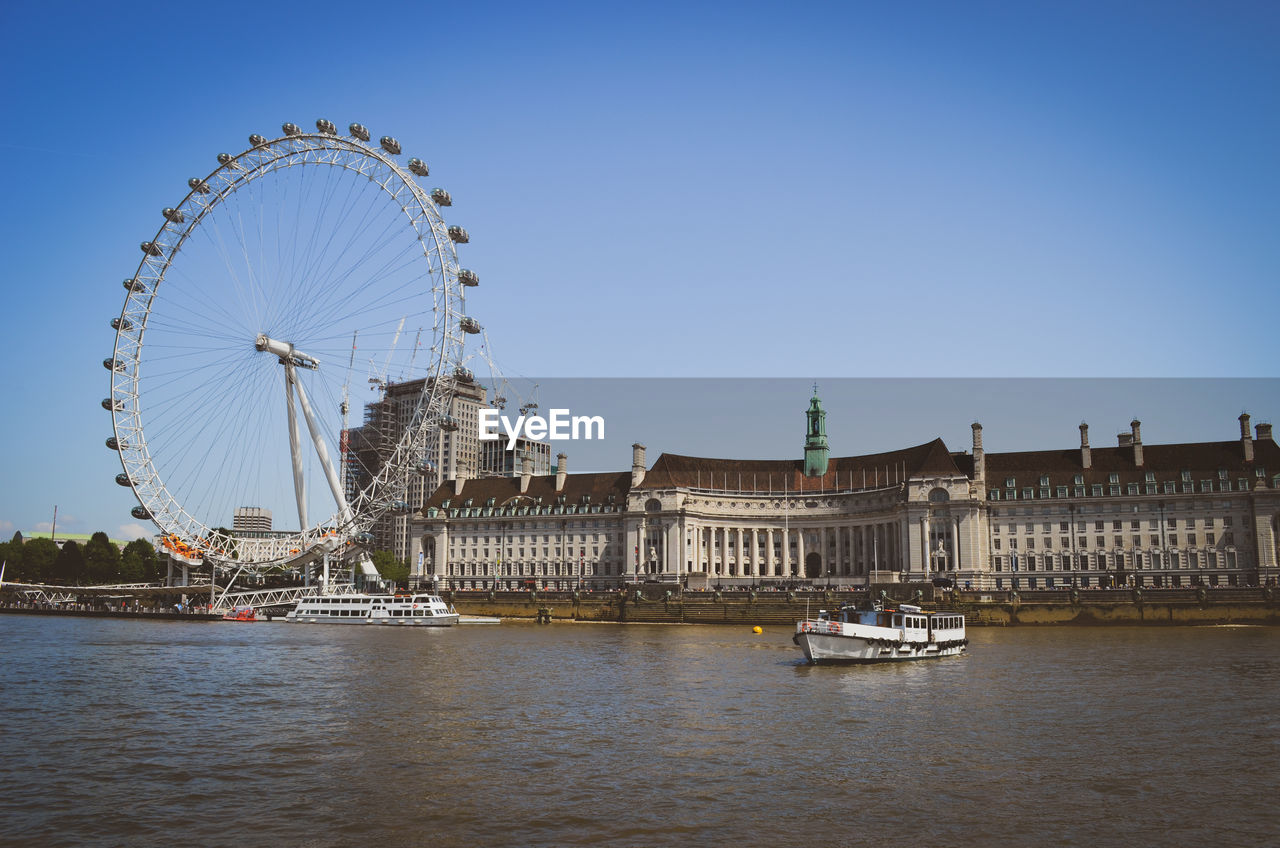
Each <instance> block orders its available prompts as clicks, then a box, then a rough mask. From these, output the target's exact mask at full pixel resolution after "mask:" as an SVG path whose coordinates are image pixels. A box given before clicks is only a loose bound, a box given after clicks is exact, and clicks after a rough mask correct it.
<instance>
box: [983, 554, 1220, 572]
mask: <svg viewBox="0 0 1280 848" xmlns="http://www.w3.org/2000/svg"><path fill="white" fill-rule="evenodd" d="M1236 562H1237V560H1236V552H1235V551H1230V550H1229V551H1223V552H1222V553H1221V554H1219V552H1218V551H1199V552H1196V551H1162V552H1157V553H1153V552H1151V551H1128V552H1125V553H1116V554H1106V553H1100V554H1096V555H1095V554H1081V555H1080V556H1079V558H1078V568H1079V570H1081V571H1110V570H1112V569H1113V568H1114V569H1117V570H1118V569H1121V568H1124V567H1125V566H1128V567H1130V568H1143V569H1155V568H1164V569H1177V568H1183V569H1185V568H1220V567H1225V568H1235V567H1236ZM993 566H994V569H995V571H996V572H1003V571H1019V570H1022V571H1075V570H1077V562H1076V561H1073V558H1072V557H1069V556H1065V555H1064V556H1062V557H1056V556H1053V555H1051V554H1045V555H1044V556H1043V557H1038V556H1036V555H1035V554H1027V555H1026V556H1024V557H1019V556H1017V555H1016V554H1014V555H1012V556H1010V557H1009V558H1008V560H1007V561H1006V559H1005V558H1004V557H1003V556H997V557H994V558H993Z"/></svg>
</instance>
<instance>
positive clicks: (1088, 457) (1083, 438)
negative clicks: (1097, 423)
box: [1080, 421, 1093, 468]
mask: <svg viewBox="0 0 1280 848" xmlns="http://www.w3.org/2000/svg"><path fill="white" fill-rule="evenodd" d="M1080 467H1081V468H1092V467H1093V451H1092V450H1091V449H1090V448H1089V425H1088V424H1086V423H1085V422H1083V421H1081V422H1080Z"/></svg>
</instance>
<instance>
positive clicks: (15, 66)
mask: <svg viewBox="0 0 1280 848" xmlns="http://www.w3.org/2000/svg"><path fill="white" fill-rule="evenodd" d="M1278 43H1280V6H1277V4H1275V3H1272V2H1232V1H1231V0H1228V1H1227V2H1217V3H1212V4H1210V3H1185V2H1152V3H1137V2H1130V3H1111V2H1106V3H1102V2H1100V3H1092V2H1071V3H1067V2H1061V3H1021V4H1010V3H982V2H967V3H954V2H916V3H856V2H844V3H750V2H747V3H733V4H729V3H690V2H683V3H672V4H667V3H643V4H614V3H598V2H592V3H571V2H555V3H529V2H523V3H486V2H474V3H411V4H404V3H396V2H382V3H378V4H373V5H365V6H355V5H352V4H350V3H341V4H339V3H329V2H325V0H319V2H313V3H309V4H306V5H305V6H302V5H294V6H291V7H288V6H280V5H276V6H272V5H270V4H262V3H239V2H222V3H217V4H194V5H193V4H175V3H129V2H123V3H113V4H88V3H62V2H56V0H55V2H46V3H39V4H37V3H27V4H17V3H9V4H4V5H3V7H0V104H2V105H3V113H4V116H5V128H6V132H5V133H4V135H3V136H2V137H0V153H3V154H4V156H5V157H6V159H7V167H4V168H3V169H0V233H3V236H2V238H3V243H4V245H5V246H6V248H7V250H6V251H5V252H6V259H7V261H6V263H5V267H4V269H3V272H0V273H2V275H3V280H4V291H5V293H6V295H7V300H8V309H7V310H6V311H7V314H8V315H9V321H8V333H7V337H8V339H9V354H8V356H7V357H6V358H5V362H4V365H3V366H0V389H3V392H4V397H5V398H6V404H5V412H6V414H5V415H4V416H3V421H2V423H0V428H3V434H4V436H5V442H6V444H7V445H8V446H9V450H8V452H7V453H8V457H7V461H6V463H5V466H4V467H5V470H4V473H3V476H2V477H0V480H2V481H3V485H0V498H2V499H3V500H2V501H0V535H3V536H7V535H8V534H9V533H11V532H12V531H13V530H17V529H21V530H35V529H41V528H44V529H47V524H48V522H49V518H50V517H51V514H52V512H53V506H54V504H58V505H59V527H60V528H62V529H64V530H65V531H66V532H92V531H94V530H98V529H104V530H107V531H108V532H109V533H111V534H112V535H121V536H125V537H129V536H132V535H134V534H136V533H150V532H151V528H150V527H149V526H147V527H145V528H144V527H141V526H137V524H136V522H133V521H132V520H131V519H130V518H129V516H128V509H129V507H130V506H132V505H133V501H132V498H131V496H130V495H129V493H128V492H127V491H124V490H121V489H119V488H118V487H116V485H115V484H114V482H112V477H113V476H114V474H115V473H117V471H118V470H119V464H118V461H117V460H116V458H115V456H114V455H113V454H112V453H111V452H110V451H108V450H107V448H105V447H104V446H103V440H104V439H105V438H106V437H107V436H108V435H110V432H111V428H110V421H109V416H108V415H107V414H106V413H105V412H103V410H102V409H101V408H100V407H99V400H100V399H101V398H102V397H104V396H105V395H106V394H107V392H108V380H107V373H106V372H105V371H104V370H103V368H102V365H101V360H102V359H103V358H104V357H106V356H108V355H109V354H110V353H111V345H112V341H113V333H112V332H111V330H110V329H109V327H108V321H109V320H110V319H111V318H112V317H113V316H115V315H118V314H119V312H120V309H121V306H122V303H123V297H124V292H123V289H122V288H121V286H120V280H121V279H123V278H125V277H127V276H130V275H131V274H132V273H133V271H134V269H135V268H136V267H137V263H138V259H139V256H140V254H139V252H138V243H139V242H140V241H143V240H146V239H148V238H150V237H151V236H152V235H153V234H154V233H155V230H156V228H157V227H158V225H159V221H160V219H159V210H160V209H161V208H162V207H164V206H172V205H175V204H176V203H177V202H178V201H179V200H180V199H181V198H182V196H183V195H184V194H185V191H186V187H185V181H186V179H187V178H188V177H190V176H194V175H197V174H199V175H203V174H205V173H207V172H208V171H210V170H211V169H212V168H213V167H214V165H215V162H214V155H215V154H217V153H218V152H221V151H228V152H232V153H237V152H239V151H240V150H242V149H244V147H245V146H246V145H247V137H248V135H249V134H250V133H254V132H257V133H262V134H263V135H266V136H268V137H272V136H275V135H277V134H278V133H279V128H280V125H281V123H283V122H285V121H293V122H295V123H297V124H299V125H302V126H303V127H310V126H313V122H314V121H315V119H316V118H320V117H324V118H328V119H330V120H332V121H333V122H334V123H336V124H338V125H339V126H340V127H345V126H346V125H347V124H349V123H350V122H352V121H359V122H361V123H364V124H365V125H367V126H368V127H369V128H370V130H371V131H372V132H373V134H374V136H375V137H377V136H379V135H383V134H390V135H394V136H396V137H397V138H398V139H400V141H401V143H402V144H403V145H404V147H405V151H406V154H407V155H409V154H411V155H418V156H421V157H422V158H424V159H426V160H427V161H428V163H429V164H430V166H431V169H432V176H431V178H430V183H431V184H432V185H443V186H445V187H446V188H448V189H449V190H450V191H451V192H452V193H453V196H454V206H453V207H452V209H450V210H448V219H449V221H450V223H456V224H460V225H462V226H464V227H466V228H467V229H468V230H469V231H470V233H471V236H472V243H471V244H469V245H467V246H466V247H465V248H464V250H465V255H466V259H467V262H466V264H467V265H469V266H470V267H473V268H475V269H476V270H477V271H478V272H479V273H480V275H481V279H482V286H481V287H480V288H479V289H478V290H476V292H475V294H474V296H473V297H471V298H469V300H468V308H469V311H471V312H472V313H473V314H475V315H476V316H477V317H478V318H480V320H482V321H483V323H484V324H485V326H486V327H487V329H488V332H489V335H490V338H491V340H492V346H493V348H494V353H495V355H496V357H497V358H498V359H499V361H500V362H501V364H502V366H503V367H504V369H505V370H507V371H508V372H509V373H516V374H527V375H543V376H545V377H548V378H550V377H593V378H613V377H671V376H680V377H689V376H691V377H738V378H793V379H795V380H797V381H804V383H803V384H804V385H807V381H808V380H809V379H811V378H813V377H818V378H825V379H832V378H842V377H848V378H853V377H880V378H909V377H917V378H923V377H930V378H932V377H947V378H959V377H1029V378H1049V377H1114V376H1124V377H1156V378H1168V377H1177V378H1191V377H1195V378H1222V377H1236V378H1242V377H1255V378H1256V377H1272V376H1275V375H1276V365H1275V363H1276V362H1277V358H1278V354H1280V333H1278V332H1277V331H1276V314H1277V307H1278V306H1280V294H1278V293H1277V292H1278V290H1280V287H1278V286H1277V282H1278V280H1277V271H1278V270H1280V238H1278V237H1277V224H1278V223H1280V159H1278V157H1277V155H1276V151H1277V150H1280V51H1277V49H1276V44H1278ZM902 385H906V384H902ZM957 385H959V384H957ZM1135 385H1139V386H1147V387H1151V386H1164V387H1165V389H1167V387H1168V385H1169V384H1168V383H1160V384H1158V383H1144V384H1135ZM1195 385H1197V386H1199V387H1201V388H1203V389H1204V390H1205V391H1206V392H1209V393H1210V394H1212V395H1213V397H1212V400H1208V399H1206V400H1205V401H1204V402H1203V403H1200V402H1198V401H1193V402H1191V403H1189V404H1188V405H1189V406H1196V407H1197V408H1198V407H1202V406H1204V405H1205V404H1209V403H1216V402H1219V401H1222V402H1223V403H1228V404H1230V406H1229V408H1223V409H1222V410H1221V412H1220V413H1215V414H1214V416H1213V417H1214V420H1218V419H1221V421H1222V423H1221V424H1220V425H1216V426H1213V427H1207V428H1205V429H1204V430H1202V431H1198V432H1195V433H1189V434H1188V433H1179V434H1178V435H1177V436H1176V437H1174V436H1173V435H1172V434H1170V438H1169V439H1167V440H1170V441H1172V440H1182V439H1204V440H1213V439H1226V438H1232V437H1233V436H1234V435H1235V430H1234V424H1233V420H1232V419H1234V417H1235V416H1236V415H1238V414H1239V412H1240V411H1241V410H1242V409H1248V410H1249V411H1250V412H1251V413H1253V414H1254V416H1255V420H1271V419H1273V418H1274V417H1275V416H1276V414H1277V407H1278V406H1280V397H1278V396H1277V392H1276V391H1275V386H1276V384H1275V383H1274V382H1259V383H1256V384H1252V385H1250V386H1248V387H1242V384H1233V389H1232V391H1231V392H1228V393H1227V394H1229V395H1230V397H1229V398H1227V399H1225V400H1223V398H1222V397H1220V395H1221V393H1220V392H1219V393H1217V394H1214V393H1213V392H1212V391H1211V389H1212V388H1213V385H1214V383H1213V381H1212V380H1208V381H1204V382H1201V383H1198V384H1195ZM1236 388H1239V391H1236V390H1235V389H1236ZM1152 391H1154V392H1155V395H1160V394H1161V391H1160V390H1157V389H1152ZM801 394H802V395H804V396H801V397H792V396H787V397H779V398H762V399H761V403H760V405H759V409H758V414H759V415H760V416H762V417H765V418H768V419H770V420H776V421H778V422H781V423H780V424H778V425H777V426H778V427H779V428H781V429H780V430H779V432H782V431H787V432H789V430H788V429H787V428H790V427H792V426H793V423H794V422H795V421H802V419H801V418H799V416H800V415H801V413H802V411H803V408H804V404H805V401H806V399H807V394H805V393H804V392H801ZM903 394H904V396H905V397H904V398H903V399H902V401H901V403H902V404H905V405H906V406H905V407H903V406H899V407H895V408H893V409H892V410H886V411H885V412H883V413H882V414H878V415H877V414H873V411H870V410H862V414H863V415H864V416H866V421H867V422H868V424H867V426H868V427H870V428H871V429H872V430H873V431H874V430H876V428H877V427H878V428H879V429H880V430H882V431H883V430H885V429H888V430H892V429H893V428H894V427H895V426H896V425H895V424H894V422H896V421H899V420H902V419H903V418H904V417H905V418H914V419H916V420H918V419H919V417H920V416H921V415H924V414H926V413H927V414H931V415H940V414H944V413H945V415H946V416H947V417H946V418H945V420H940V422H939V424H938V426H937V427H934V428H932V430H933V434H934V435H943V436H944V437H945V438H946V439H947V441H948V443H949V444H950V445H951V446H952V447H953V448H954V449H959V448H963V447H965V446H966V445H965V444H964V441H965V437H966V436H967V429H968V423H969V422H970V421H972V420H974V419H984V423H985V424H987V425H988V428H989V430H988V432H990V427H991V425H992V423H993V422H992V421H991V420H989V419H990V416H989V415H987V414H986V413H985V412H984V410H983V409H982V408H975V406H977V404H976V403H975V401H974V399H973V398H972V397H971V398H969V399H967V400H965V399H959V400H955V399H952V400H949V401H948V402H947V403H943V402H940V400H939V399H938V398H937V397H934V398H932V399H931V398H928V397H918V396H917V394H916V393H915V392H911V391H904V392H903ZM943 394H944V395H946V396H947V397H948V398H950V397H951V395H953V394H954V393H951V394H947V393H945V392H944V393H943ZM1155 395H1152V397H1151V398H1147V397H1144V395H1143V394H1142V392H1141V391H1136V392H1135V393H1134V394H1133V395H1132V396H1131V397H1127V398H1125V403H1124V404H1123V406H1124V407H1125V411H1124V413H1123V414H1121V413H1119V411H1118V410H1115V409H1112V408H1111V406H1110V404H1113V403H1114V398H1113V397H1111V395H1110V394H1109V393H1108V392H1107V391H1100V392H1099V394H1098V397H1097V400H1096V402H1095V401H1091V397H1092V396H1091V395H1090V393H1088V392H1085V393H1084V394H1083V395H1082V396H1081V398H1080V403H1079V406H1080V407H1082V408H1080V410H1079V412H1078V413H1074V412H1073V413H1072V417H1071V419H1070V420H1067V421H1064V422H1060V425H1061V426H1059V427H1058V429H1054V430H1050V429H1043V430H1040V431H1038V432H1040V433H1041V436H1040V437H1038V441H1037V440H1036V439H1035V438H1033V439H1032V443H1031V444H1027V445H1020V446H1019V448H1020V449H1021V448H1025V447H1036V446H1040V445H1043V446H1046V447H1048V446H1053V445H1059V444H1064V443H1065V445H1069V444H1070V443H1071V441H1072V440H1073V439H1074V427H1075V424H1077V423H1078V422H1079V419H1082V418H1083V419H1088V420H1090V423H1091V424H1095V425H1096V426H1098V427H1099V428H1101V430H1100V432H1101V433H1114V432H1119V430H1121V429H1124V427H1125V425H1126V424H1127V420H1128V417H1129V416H1131V415H1136V416H1138V417H1141V418H1144V421H1146V420H1148V418H1150V416H1148V415H1147V413H1145V412H1144V405H1145V406H1159V405H1160V404H1166V405H1167V403H1168V398H1167V397H1161V398H1160V399H1159V400H1158V401H1157V400H1156V399H1155ZM993 398H994V399H995V400H999V401H1002V402H1003V401H1007V398H1004V397H1001V396H1000V395H999V392H997V393H996V395H993ZM1104 398H1105V399H1104ZM544 400H551V399H549V398H544ZM835 400H837V399H833V402H835ZM995 400H993V403H992V407H993V408H994V407H997V406H999V407H1000V408H1002V409H1003V406H1001V404H998V403H996V402H995ZM1148 400H1150V403H1148ZM913 405H914V406H913ZM1009 406H1010V410H1009V414H1010V415H1012V416H1014V418H1015V420H1009V419H1008V418H1005V419H1004V422H1002V423H1004V424H1005V426H1007V427H1008V429H1009V430H1010V431H1017V432H1026V431H1032V432H1036V428H1037V427H1040V426H1041V424H1040V423H1038V422H1040V421H1041V419H1040V418H1039V417H1038V416H1037V415H1035V414H1032V413H1033V410H1032V409H1030V407H1032V406H1035V405H1034V404H1031V405H1022V406H1020V405H1018V404H1011V405H1009ZM1162 408H1163V407H1162ZM650 410H654V411H650ZM912 410H916V411H917V412H918V413H919V414H918V415H914V416H913V415H912V414H911V412H912ZM675 411H677V412H678V410H675ZM1197 411H1199V410H1197ZM672 412H673V410H672V409H669V408H666V407H665V406H664V405H663V404H652V405H642V406H641V409H640V411H637V412H635V413H634V414H633V415H632V416H629V417H628V419H627V420H626V421H624V422H622V423H621V426H622V427H623V428H624V429H625V430H626V431H627V432H628V434H629V435H628V438H638V439H641V440H647V441H648V442H649V443H650V450H651V459H652V458H656V451H657V450H671V451H673V452H678V453H679V452H684V453H719V454H721V455H730V456H733V455H741V456H792V455H796V454H797V450H798V449H797V445H796V439H795V438H794V436H790V437H788V438H787V439H785V440H783V439H780V440H778V441H777V442H776V443H774V442H773V441H772V436H770V437H767V439H766V443H762V442H761V440H760V438H759V437H758V436H756V435H753V433H754V431H752V432H745V433H738V432H737V431H735V430H734V429H733V423H732V420H731V419H723V420H717V419H715V418H705V417H703V418H699V419H696V420H690V423H689V425H688V426H689V430H688V439H687V443H683V442H682V440H681V438H680V435H681V434H680V433H679V432H674V433H671V432H670V431H669V429H668V428H667V425H666V424H662V423H661V422H660V420H659V419H658V418H657V417H655V418H654V419H653V420H647V419H646V418H645V416H646V415H653V416H662V415H670V414H672ZM1018 415H1026V416H1027V417H1026V419H1025V421H1018V420H1016V418H1017V416H1018ZM1115 419H1119V420H1115ZM876 422H879V423H878V424H876ZM1005 422H1007V423H1005ZM773 426H774V425H770V427H769V428H767V432H770V433H772V432H773ZM799 426H800V425H799V424H794V428H795V430H796V431H798V429H799ZM633 432H634V434H635V435H634V436H631V435H630V434H631V433H633ZM654 432H662V433H664V434H668V433H669V435H664V436H663V437H662V439H661V441H662V442H663V443H662V444H659V445H655V444H654V442H655V438H654V437H650V436H646V435H645V434H646V433H654ZM707 432H716V433H720V434H722V435H721V436H720V437H717V438H716V439H715V440H714V441H713V442H712V445H713V446H717V447H719V448H720V449H719V450H703V449H702V448H701V447H700V446H701V445H703V444H705V443H707V442H708V439H707V435H706V434H707ZM1147 433H1148V431H1146V430H1145V429H1144V435H1146V436H1147V439H1148V441H1163V440H1165V439H1161V438H1159V431H1157V433H1156V434H1152V435H1147ZM930 437H931V436H930ZM903 439H904V444H905V443H916V442H917V441H921V440H923V439H916V438H915V436H914V433H913V434H912V436H911V438H907V436H906V434H905V433H904V435H903ZM881 441H883V439H879V440H877V439H870V438H863V434H862V432H861V431H857V430H855V431H851V432H849V433H848V435H847V437H846V438H844V439H843V440H842V443H841V444H840V445H837V446H833V447H835V449H836V450H837V452H839V453H860V452H864V450H865V451H871V450H881V449H887V448H888V447H893V446H894V445H885V444H882V443H881ZM957 442H959V443H957ZM1095 443H1096V444H1103V443H1104V441H1103V440H1102V439H1097V440H1095ZM1105 443H1110V442H1109V441H1108V442H1105ZM1065 445H1064V446H1065ZM1001 447H1002V446H1000V445H996V444H991V443H990V441H989V443H988V448H989V449H991V450H999V449H1001ZM1006 449H1007V448H1006ZM629 461H630V457H629V453H624V454H623V455H621V456H619V457H618V458H617V459H616V464H615V465H614V466H613V467H617V468H620V469H621V468H626V467H628V466H629ZM593 464H595V465H601V464H603V465H608V463H607V462H604V461H597V462H596V463H593ZM576 467H577V468H581V463H579V464H578V465H577V466H576Z"/></svg>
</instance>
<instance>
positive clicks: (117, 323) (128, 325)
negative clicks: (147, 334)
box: [111, 318, 133, 333]
mask: <svg viewBox="0 0 1280 848" xmlns="http://www.w3.org/2000/svg"><path fill="white" fill-rule="evenodd" d="M111 329H113V330H123V331H124V332H126V333H127V332H129V331H130V330H132V329H133V322H132V321H130V320H129V319H128V318H112V319H111Z"/></svg>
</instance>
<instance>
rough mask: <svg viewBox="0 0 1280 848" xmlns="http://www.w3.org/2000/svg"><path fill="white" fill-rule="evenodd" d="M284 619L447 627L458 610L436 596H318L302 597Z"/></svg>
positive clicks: (325, 622) (313, 621) (454, 619)
mask: <svg viewBox="0 0 1280 848" xmlns="http://www.w3.org/2000/svg"><path fill="white" fill-rule="evenodd" d="M284 620H285V621H292V622H300V623H303V624H388V625H392V626H409V627H450V626H452V625H454V624H457V623H458V613H457V611H456V610H454V609H453V607H451V606H449V605H448V604H447V603H445V602H444V599H443V598H441V597H440V596H439V595H365V594H358V593H355V594H350V595H319V596H317V597H314V598H303V599H302V600H300V601H298V605H297V606H296V607H294V608H293V611H292V612H290V613H289V614H288V615H286V616H285V617H284Z"/></svg>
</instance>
